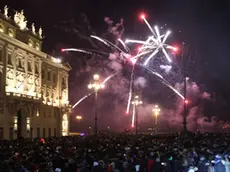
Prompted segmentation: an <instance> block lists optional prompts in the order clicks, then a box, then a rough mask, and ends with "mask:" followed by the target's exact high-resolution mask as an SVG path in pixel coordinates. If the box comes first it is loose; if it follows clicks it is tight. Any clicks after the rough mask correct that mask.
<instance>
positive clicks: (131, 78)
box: [126, 63, 135, 114]
mask: <svg viewBox="0 0 230 172" xmlns="http://www.w3.org/2000/svg"><path fill="white" fill-rule="evenodd" d="M134 69H135V63H134V64H133V68H132V73H131V76H130V84H129V98H128V103H127V108H126V114H128V113H129V109H130V103H131V98H132V94H133V78H134Z"/></svg>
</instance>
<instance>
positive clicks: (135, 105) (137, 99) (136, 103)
mask: <svg viewBox="0 0 230 172" xmlns="http://www.w3.org/2000/svg"><path fill="white" fill-rule="evenodd" d="M132 104H133V108H134V110H135V115H136V134H138V106H139V105H141V104H142V101H141V100H139V96H135V97H134V99H133V101H132Z"/></svg>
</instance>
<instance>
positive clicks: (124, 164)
mask: <svg viewBox="0 0 230 172" xmlns="http://www.w3.org/2000/svg"><path fill="white" fill-rule="evenodd" d="M229 145H230V137H229V135H228V134H192V135H180V134H161V135H144V134H139V135H131V134H108V133H107V134H98V135H97V136H72V137H60V138H37V139H20V140H13V141H6V140H5V141H1V143H0V172H26V171H28V172H43V171H44V172H45V171H46V172H56V171H57V172H59V171H61V172H78V171H79V172H136V171H139V172H193V171H198V172H229V171H230V161H229V158H230V156H229V154H228V153H230V147H229Z"/></svg>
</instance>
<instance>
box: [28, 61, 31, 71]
mask: <svg viewBox="0 0 230 172" xmlns="http://www.w3.org/2000/svg"><path fill="white" fill-rule="evenodd" d="M27 67H28V71H29V72H32V68H31V62H29V61H28V62H27Z"/></svg>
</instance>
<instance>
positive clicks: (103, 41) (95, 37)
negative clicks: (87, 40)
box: [90, 35, 112, 48]
mask: <svg viewBox="0 0 230 172" xmlns="http://www.w3.org/2000/svg"><path fill="white" fill-rule="evenodd" d="M90 37H91V38H94V39H97V40H98V41H100V42H102V43H103V44H105V45H107V46H108V47H110V48H112V47H111V46H110V45H109V44H108V43H107V42H106V41H105V40H104V39H102V38H100V37H98V36H95V35H90Z"/></svg>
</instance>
